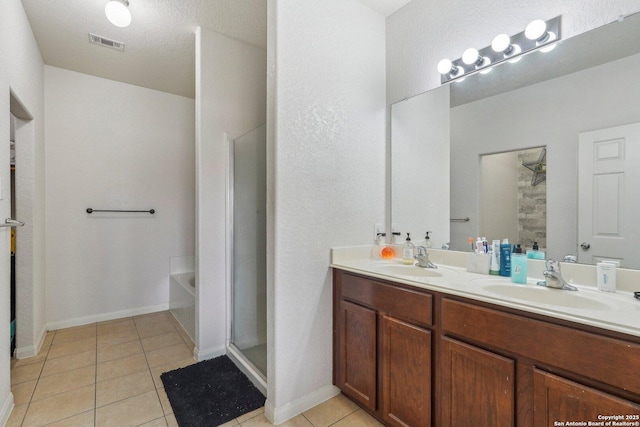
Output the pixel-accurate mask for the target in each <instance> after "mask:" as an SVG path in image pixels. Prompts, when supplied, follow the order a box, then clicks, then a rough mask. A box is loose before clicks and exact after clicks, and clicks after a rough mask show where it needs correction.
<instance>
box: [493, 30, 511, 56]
mask: <svg viewBox="0 0 640 427" xmlns="http://www.w3.org/2000/svg"><path fill="white" fill-rule="evenodd" d="M509 46H511V37H509V36H508V35H506V34H498V35H497V36H495V37H494V38H493V41H492V42H491V49H493V50H494V51H495V52H504V51H505V50H507V49H509Z"/></svg>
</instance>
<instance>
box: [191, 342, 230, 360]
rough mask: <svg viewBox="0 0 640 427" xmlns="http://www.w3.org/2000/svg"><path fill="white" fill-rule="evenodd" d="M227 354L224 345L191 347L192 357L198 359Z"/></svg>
mask: <svg viewBox="0 0 640 427" xmlns="http://www.w3.org/2000/svg"><path fill="white" fill-rule="evenodd" d="M225 354H227V349H226V347H225V346H223V345H221V346H219V347H214V348H208V349H206V350H199V349H198V348H197V347H194V349H193V357H194V358H195V359H196V360H197V361H198V362H200V361H202V360H209V359H213V358H214V357H218V356H223V355H225Z"/></svg>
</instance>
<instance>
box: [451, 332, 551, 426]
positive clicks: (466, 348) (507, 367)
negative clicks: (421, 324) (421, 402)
mask: <svg viewBox="0 0 640 427" xmlns="http://www.w3.org/2000/svg"><path fill="white" fill-rule="evenodd" d="M441 369H442V382H441V386H442V390H441V392H442V396H441V400H440V402H441V409H442V413H441V416H442V425H443V426H444V427H446V426H451V427H464V426H469V427H472V426H473V427H476V426H478V425H484V426H495V427H505V426H513V425H514V423H515V414H516V409H515V381H514V376H515V363H514V361H513V360H511V359H507V358H505V357H502V356H500V355H497V354H494V353H491V352H488V351H485V350H482V349H480V348H477V347H474V346H471V345H468V344H464V343H461V342H458V341H455V340H452V339H449V338H444V337H443V338H442V367H441ZM536 425H539V424H536ZM540 425H541V424H540Z"/></svg>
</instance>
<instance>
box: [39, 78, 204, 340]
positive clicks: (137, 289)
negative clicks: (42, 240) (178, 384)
mask: <svg viewBox="0 0 640 427" xmlns="http://www.w3.org/2000/svg"><path fill="white" fill-rule="evenodd" d="M45 113H46V116H45V120H46V128H45V130H46V164H47V167H46V182H47V196H46V213H47V215H46V216H47V244H46V249H47V321H48V324H49V325H50V326H51V327H53V328H58V327H66V326H69V325H73V324H82V323H88V322H93V321H96V320H102V319H106V318H114V317H122V316H126V315H131V314H134V313H137V312H141V311H142V312H143V311H152V310H159V309H166V308H167V307H168V303H169V270H170V257H172V256H186V255H193V252H194V247H195V243H194V216H195V215H194V205H195V201H194V194H195V192H194V186H195V184H194V168H195V166H194V163H195V156H194V100H193V99H191V98H185V97H181V96H177V95H170V94H167V93H163V92H158V91H154V90H150V89H146V88H142V87H139V86H132V85H129V84H124V83H119V82H115V81H112V80H105V79H101V78H98V77H93V76H89V75H86V74H80V73H76V72H72V71H67V70H63V69H61V68H55V67H50V66H45ZM87 208H93V209H150V208H154V209H155V210H156V213H155V214H154V215H150V214H148V213H135V214H123V213H93V214H91V215H89V214H87V213H86V211H85V210H86V209H87Z"/></svg>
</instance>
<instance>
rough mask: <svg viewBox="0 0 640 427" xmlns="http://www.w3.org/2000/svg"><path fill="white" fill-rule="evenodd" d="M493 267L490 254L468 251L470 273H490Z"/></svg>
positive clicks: (468, 269)
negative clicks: (490, 268)
mask: <svg viewBox="0 0 640 427" xmlns="http://www.w3.org/2000/svg"><path fill="white" fill-rule="evenodd" d="M489 267H491V255H490V254H477V253H475V252H469V253H467V271H468V272H469V273H480V274H489Z"/></svg>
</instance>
